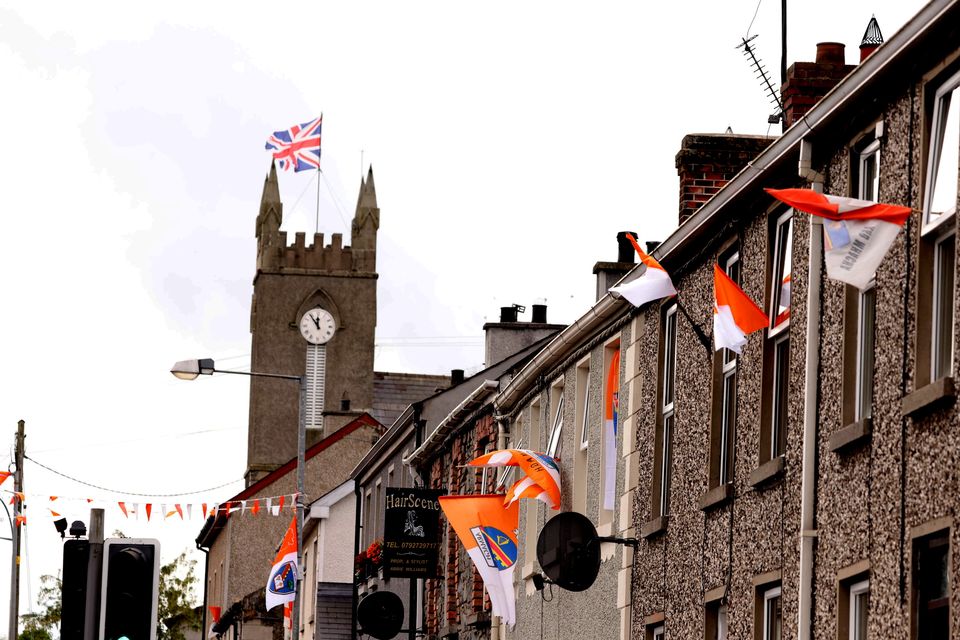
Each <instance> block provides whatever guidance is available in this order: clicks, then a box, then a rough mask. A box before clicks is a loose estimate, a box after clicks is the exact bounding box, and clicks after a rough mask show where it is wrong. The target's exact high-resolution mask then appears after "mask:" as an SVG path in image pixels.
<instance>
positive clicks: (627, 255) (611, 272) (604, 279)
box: [593, 231, 637, 300]
mask: <svg viewBox="0 0 960 640" xmlns="http://www.w3.org/2000/svg"><path fill="white" fill-rule="evenodd" d="M628 233H629V234H630V235H632V236H633V238H634V239H636V238H637V234H636V232H634V231H621V232H620V233H618V234H617V261H616V262H602V261H601V262H598V263H596V264H595V265H593V273H594V275H596V276H597V292H596V293H597V300H599V299H600V298H602V297H603V296H604V295H606V293H607V290H608V289H610V287H612V286H613V285H615V284H616V283H617V281H618V280H619V279H620V278H622V277H623V276H625V275H627V274H628V273H629V272H630V270H631V269H633V266H634V257H635V256H636V255H637V252H636V251H635V250H634V248H633V243H632V242H630V240H629V238H627V234H628Z"/></svg>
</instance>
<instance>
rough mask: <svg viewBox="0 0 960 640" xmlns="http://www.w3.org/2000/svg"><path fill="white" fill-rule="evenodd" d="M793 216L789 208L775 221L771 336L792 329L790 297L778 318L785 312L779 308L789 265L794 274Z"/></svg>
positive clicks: (769, 320)
mask: <svg viewBox="0 0 960 640" xmlns="http://www.w3.org/2000/svg"><path fill="white" fill-rule="evenodd" d="M793 217H794V216H793V209H787V210H786V211H784V212H782V213H780V214H779V215H777V216H776V219H775V220H774V222H773V230H772V231H773V232H772V234H771V239H772V240H773V256H772V257H773V261H772V262H771V265H770V266H771V267H772V268H771V269H770V270H769V273H770V298H769V306H768V307H767V319H768V325H767V337H769V338H772V337H774V336H776V335H779V334H780V333H783V332H786V331H788V330H789V329H790V311H791V308H792V305H791V304H790V302H791V301H790V300H789V299H788V302H787V305H786V312H785V313H786V316H785V317H784V318H783V319H782V320H780V321H779V322H778V321H777V318H780V317H781V316H782V315H783V314H784V312H781V311H780V310H779V309H780V299H781V297H782V289H783V279H784V277H785V276H784V273H785V272H786V270H787V268H788V267H789V269H790V271H789V273H788V274H787V275H789V276H792V275H793V237H794V234H793ZM784 227H787V230H786V235H785V237H783V238H782V241H781V234H782V233H783V232H782V231H781V229H783V228H784ZM784 254H786V255H784ZM788 296H789V294H788Z"/></svg>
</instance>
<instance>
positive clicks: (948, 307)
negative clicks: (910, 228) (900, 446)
mask: <svg viewBox="0 0 960 640" xmlns="http://www.w3.org/2000/svg"><path fill="white" fill-rule="evenodd" d="M958 98H960V96H958ZM938 231H940V232H941V233H938V234H936V236H935V237H933V238H931V241H932V244H933V247H932V249H933V256H932V257H933V264H932V265H931V266H932V267H933V274H932V275H933V286H932V288H931V291H930V293H931V302H932V306H931V313H930V317H931V327H930V380H931V381H936V380H940V379H941V378H945V377H948V376H951V375H953V360H954V358H955V356H956V344H955V342H956V341H955V338H954V328H955V322H956V321H955V319H954V316H955V309H954V305H955V304H956V299H955V295H954V292H955V290H956V289H955V287H956V263H957V233H956V229H954V228H948V229H938ZM947 242H950V243H952V244H953V248H952V250H951V256H950V257H949V258H948V260H947V263H948V264H949V269H948V270H946V271H945V270H944V269H943V265H944V260H943V257H942V255H943V251H944V250H943V246H944V244H945V243H947ZM944 293H946V297H943V296H944ZM944 312H946V315H947V316H948V317H949V327H948V328H946V329H944V328H943V327H942V326H941V322H942V320H943V318H942V316H943V315H944ZM944 337H946V338H947V339H948V340H949V343H950V344H949V347H947V349H946V353H945V354H944V353H942V350H943V339H944Z"/></svg>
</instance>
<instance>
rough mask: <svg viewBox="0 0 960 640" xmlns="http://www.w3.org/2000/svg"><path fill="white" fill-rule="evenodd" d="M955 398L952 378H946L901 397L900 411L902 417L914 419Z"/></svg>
mask: <svg viewBox="0 0 960 640" xmlns="http://www.w3.org/2000/svg"><path fill="white" fill-rule="evenodd" d="M955 398H956V392H955V390H954V386H953V377H952V376H946V377H943V378H940V379H939V380H934V381H933V382H931V383H930V384H928V385H926V386H923V387H920V388H919V389H917V390H916V391H914V392H912V393H908V394H907V395H905V396H903V398H902V399H901V401H900V405H901V411H902V412H903V416H904V417H908V416H909V417H916V416H917V415H918V414H921V413H924V412H926V411H927V410H930V409H933V408H935V407H937V406H939V405H941V404H945V403H946V402H948V401H953V400H954V399H955Z"/></svg>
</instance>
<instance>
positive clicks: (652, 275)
mask: <svg viewBox="0 0 960 640" xmlns="http://www.w3.org/2000/svg"><path fill="white" fill-rule="evenodd" d="M627 238H628V239H629V240H630V243H631V244H633V248H634V249H636V250H637V255H638V256H640V262H642V263H643V264H644V265H646V267H647V268H646V269H644V271H643V273H641V274H640V276H639V277H637V278H635V279H633V280H631V281H630V282H627V283H624V284H620V285H617V286H615V287H610V292H611V293H613V294H614V295H616V296H620V297H623V298H626V299H627V301H629V302H630V304H632V305H633V306H635V307H640V306H643V305H645V304H646V303H648V302H650V301H651V300H657V299H659V298H666V297H667V296H673V295H676V294H677V290H676V289H675V288H674V286H673V280H671V279H670V274H668V273H667V272H666V270H665V269H664V268H663V267H661V266H660V263H659V262H657V261H656V260H655V259H654V258H653V257H652V256H650V255H648V254H647V253H646V252H644V250H643V249H641V248H640V245H639V244H637V241H636V239H635V238H634V237H633V235H631V234H629V233H628V234H627Z"/></svg>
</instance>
